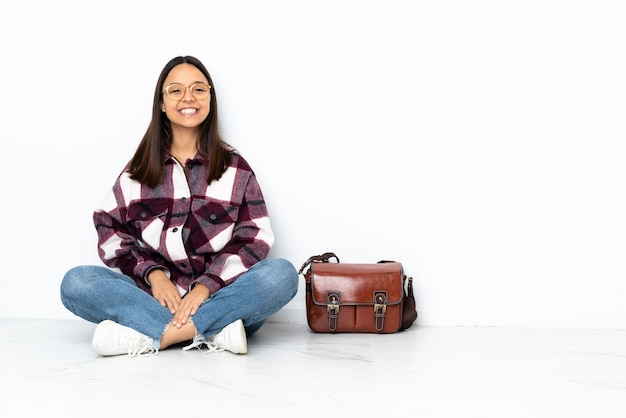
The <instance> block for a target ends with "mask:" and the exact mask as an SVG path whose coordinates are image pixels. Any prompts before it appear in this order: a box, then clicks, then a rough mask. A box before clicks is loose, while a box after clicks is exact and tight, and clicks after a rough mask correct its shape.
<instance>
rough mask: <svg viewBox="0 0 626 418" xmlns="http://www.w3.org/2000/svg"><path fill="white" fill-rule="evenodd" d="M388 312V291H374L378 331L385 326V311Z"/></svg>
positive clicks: (375, 317)
mask: <svg viewBox="0 0 626 418" xmlns="http://www.w3.org/2000/svg"><path fill="white" fill-rule="evenodd" d="M386 312H387V291H385V290H376V291H375V292H374V319H375V321H376V331H379V332H380V331H382V330H383V327H384V326H385V313H386Z"/></svg>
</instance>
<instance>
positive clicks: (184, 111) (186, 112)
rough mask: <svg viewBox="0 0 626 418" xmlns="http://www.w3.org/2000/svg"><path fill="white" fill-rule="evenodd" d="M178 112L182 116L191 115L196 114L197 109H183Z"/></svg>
mask: <svg viewBox="0 0 626 418" xmlns="http://www.w3.org/2000/svg"><path fill="white" fill-rule="evenodd" d="M179 112H180V113H182V114H183V115H193V114H196V113H197V112H198V109H192V108H185V109H180V110H179Z"/></svg>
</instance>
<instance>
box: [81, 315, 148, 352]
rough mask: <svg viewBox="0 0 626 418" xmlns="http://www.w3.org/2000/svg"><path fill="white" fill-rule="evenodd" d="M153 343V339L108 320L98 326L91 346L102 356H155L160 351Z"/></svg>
mask: <svg viewBox="0 0 626 418" xmlns="http://www.w3.org/2000/svg"><path fill="white" fill-rule="evenodd" d="M152 343H153V340H152V338H150V337H148V336H145V335H143V334H141V333H140V332H138V331H135V330H134V329H132V328H129V327H126V326H124V325H120V324H118V323H117V322H113V321H110V320H108V319H107V320H105V321H102V322H100V323H99V324H98V326H97V327H96V330H95V331H94V333H93V339H92V340H91V346H92V347H93V349H94V350H95V351H96V353H98V354H100V355H101V356H118V355H120V354H128V355H129V356H131V357H134V356H150V355H155V354H157V352H158V350H157V349H156V348H155V347H154V346H153V345H152Z"/></svg>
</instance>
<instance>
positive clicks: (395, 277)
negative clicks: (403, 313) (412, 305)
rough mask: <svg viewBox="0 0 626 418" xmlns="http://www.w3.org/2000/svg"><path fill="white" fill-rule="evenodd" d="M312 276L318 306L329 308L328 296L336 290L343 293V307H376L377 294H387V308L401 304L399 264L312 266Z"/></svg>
mask: <svg viewBox="0 0 626 418" xmlns="http://www.w3.org/2000/svg"><path fill="white" fill-rule="evenodd" d="M310 273H311V276H310V284H311V296H312V299H313V303H315V304H316V305H326V303H327V301H326V297H327V294H328V293H329V292H337V291H338V292H340V293H341V301H340V303H341V305H357V306H358V305H373V304H374V303H375V302H374V294H375V293H376V292H377V291H386V292H387V305H396V304H399V303H401V302H402V297H403V290H404V289H403V282H402V277H403V273H402V265H401V264H400V263H396V262H388V263H378V264H350V263H313V264H312V265H311V272H310Z"/></svg>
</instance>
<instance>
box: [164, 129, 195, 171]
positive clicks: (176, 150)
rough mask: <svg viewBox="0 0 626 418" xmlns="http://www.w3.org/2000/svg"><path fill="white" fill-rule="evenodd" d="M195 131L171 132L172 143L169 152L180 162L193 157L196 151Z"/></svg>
mask: <svg viewBox="0 0 626 418" xmlns="http://www.w3.org/2000/svg"><path fill="white" fill-rule="evenodd" d="M197 138H198V137H197V133H193V134H192V133H191V132H180V131H178V132H172V145H171V146H170V154H172V156H173V157H174V158H176V159H177V160H178V161H179V162H180V163H181V164H185V161H187V159H190V158H194V157H195V156H196V153H197V152H198V139H197Z"/></svg>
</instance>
